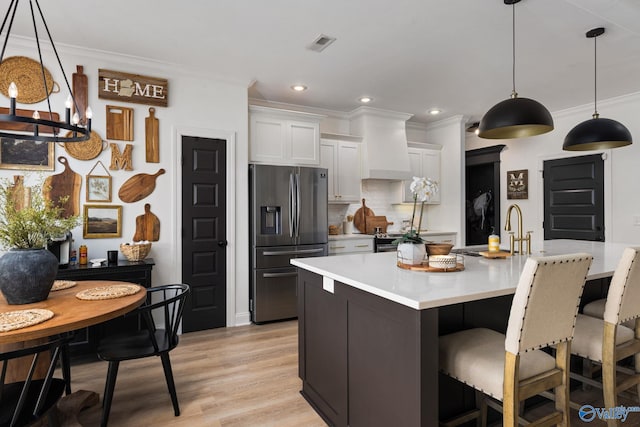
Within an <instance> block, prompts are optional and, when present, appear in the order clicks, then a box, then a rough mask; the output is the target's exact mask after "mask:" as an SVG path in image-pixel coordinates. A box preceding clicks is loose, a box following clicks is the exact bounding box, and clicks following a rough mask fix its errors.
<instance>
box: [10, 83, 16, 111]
mask: <svg viewBox="0 0 640 427" xmlns="http://www.w3.org/2000/svg"><path fill="white" fill-rule="evenodd" d="M17 97H18V86H16V84H15V82H11V84H10V85H9V99H10V101H11V105H10V106H9V114H11V115H12V116H15V115H16V98H17Z"/></svg>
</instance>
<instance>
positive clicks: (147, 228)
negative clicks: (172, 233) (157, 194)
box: [133, 203, 160, 242]
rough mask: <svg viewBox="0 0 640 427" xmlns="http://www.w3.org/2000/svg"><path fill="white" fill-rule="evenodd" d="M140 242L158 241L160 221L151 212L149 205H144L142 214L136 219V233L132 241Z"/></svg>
mask: <svg viewBox="0 0 640 427" xmlns="http://www.w3.org/2000/svg"><path fill="white" fill-rule="evenodd" d="M142 240H148V241H150V242H157V241H158V240H160V220H159V219H158V217H157V216H155V214H154V213H153V212H151V205H150V204H149V203H145V205H144V214H142V215H138V216H137V217H136V233H135V234H134V235H133V241H134V242H140V241H142Z"/></svg>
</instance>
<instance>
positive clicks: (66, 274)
mask: <svg viewBox="0 0 640 427" xmlns="http://www.w3.org/2000/svg"><path fill="white" fill-rule="evenodd" d="M154 265H155V263H154V261H153V259H152V258H147V259H145V260H143V261H138V262H129V261H127V260H118V264H113V265H112V264H109V265H107V263H106V262H104V263H103V264H102V265H101V266H100V267H92V266H91V264H88V265H73V266H69V267H68V268H63V269H60V270H58V274H57V275H56V279H59V280H74V281H82V280H116V281H123V282H131V283H137V284H138V285H140V286H144V287H145V288H149V287H151V269H152V268H153V266H154ZM136 321H137V319H135V318H133V317H131V318H126V317H119V318H116V319H113V320H110V321H108V322H104V323H100V324H98V325H95V326H89V327H87V328H83V329H79V330H77V331H76V337H75V339H74V341H73V342H72V343H71V345H70V353H71V355H72V356H80V355H86V354H94V353H95V351H96V347H97V345H98V341H99V340H100V338H102V337H103V336H104V335H106V334H107V332H108V333H113V332H117V331H122V330H126V329H131V328H136V327H137V325H136V324H135V322H136Z"/></svg>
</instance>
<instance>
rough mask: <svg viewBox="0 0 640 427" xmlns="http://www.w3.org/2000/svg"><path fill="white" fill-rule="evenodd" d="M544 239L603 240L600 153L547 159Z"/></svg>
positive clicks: (602, 178) (602, 192) (602, 180)
mask: <svg viewBox="0 0 640 427" xmlns="http://www.w3.org/2000/svg"><path fill="white" fill-rule="evenodd" d="M543 178H544V238H545V240H548V239H576V240H592V241H604V161H603V160H602V155H601V154H592V155H589V156H579V157H570V158H566V159H556V160H547V161H545V162H544V167H543Z"/></svg>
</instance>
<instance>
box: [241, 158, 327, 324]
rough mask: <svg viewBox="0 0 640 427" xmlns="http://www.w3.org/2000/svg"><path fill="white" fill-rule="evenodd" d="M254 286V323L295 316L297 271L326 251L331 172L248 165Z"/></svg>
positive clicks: (324, 254) (251, 299)
mask: <svg viewBox="0 0 640 427" xmlns="http://www.w3.org/2000/svg"><path fill="white" fill-rule="evenodd" d="M249 195H250V203H249V205H250V210H251V212H250V232H251V254H250V259H251V271H250V280H251V284H250V285H251V286H250V291H249V298H250V301H249V308H250V311H251V320H252V321H253V322H255V323H262V322H269V321H272V320H282V319H290V318H294V317H297V312H296V311H297V310H296V281H297V277H298V273H297V269H296V268H295V267H293V266H292V265H291V264H290V263H289V261H290V260H291V259H292V258H305V257H313V256H326V255H327V241H328V238H327V237H328V228H327V226H328V224H327V222H328V220H327V170H326V169H320V168H307V167H297V166H270V165H249Z"/></svg>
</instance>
